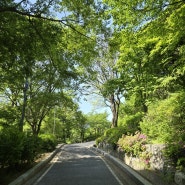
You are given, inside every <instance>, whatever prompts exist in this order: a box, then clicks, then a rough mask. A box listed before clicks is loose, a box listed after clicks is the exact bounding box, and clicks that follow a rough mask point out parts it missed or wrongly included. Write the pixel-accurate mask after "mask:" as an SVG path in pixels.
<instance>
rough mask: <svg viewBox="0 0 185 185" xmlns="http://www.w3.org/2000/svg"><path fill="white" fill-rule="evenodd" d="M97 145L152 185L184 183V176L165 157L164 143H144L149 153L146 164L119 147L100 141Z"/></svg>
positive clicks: (178, 184)
mask: <svg viewBox="0 0 185 185" xmlns="http://www.w3.org/2000/svg"><path fill="white" fill-rule="evenodd" d="M98 147H99V148H101V149H103V150H104V151H106V152H108V153H110V154H111V155H113V156H115V157H117V158H119V159H121V160H122V161H123V162H124V163H125V164H127V165H129V166H130V167H132V168H133V169H134V170H136V171H137V172H138V173H140V174H141V175H143V176H144V177H145V178H147V179H148V180H150V181H151V182H152V183H153V184H154V185H175V184H177V185H185V184H184V181H183V178H184V176H183V175H182V174H180V173H177V172H176V170H175V168H174V167H173V166H171V165H170V162H169V161H167V160H166V159H165V157H164V155H163V150H164V148H165V145H164V144H148V145H146V151H148V152H149V153H150V154H151V157H150V160H149V161H148V162H149V163H147V164H146V162H145V161H144V160H143V159H140V158H136V157H132V156H128V155H127V154H125V153H124V151H122V150H120V149H117V150H114V149H113V147H112V146H111V145H109V144H106V143H101V144H99V146H98ZM179 174H180V175H179ZM173 178H174V180H173ZM175 182H176V183H175Z"/></svg>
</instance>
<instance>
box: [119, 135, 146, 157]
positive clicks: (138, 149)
mask: <svg viewBox="0 0 185 185" xmlns="http://www.w3.org/2000/svg"><path fill="white" fill-rule="evenodd" d="M146 143H147V136H146V135H144V134H142V133H140V132H136V133H135V135H122V137H121V138H120V139H119V140H118V146H119V147H120V148H121V149H123V151H124V152H125V153H127V154H129V155H132V156H137V157H139V156H140V155H141V154H142V153H143V152H144V151H145V149H146V148H145V144H146Z"/></svg>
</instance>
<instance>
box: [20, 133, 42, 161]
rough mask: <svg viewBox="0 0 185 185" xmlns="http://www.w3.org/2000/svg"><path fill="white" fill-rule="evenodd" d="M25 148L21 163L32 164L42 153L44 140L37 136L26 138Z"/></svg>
mask: <svg viewBox="0 0 185 185" xmlns="http://www.w3.org/2000/svg"><path fill="white" fill-rule="evenodd" d="M23 147H24V148H23V151H22V155H21V161H22V162H24V163H25V162H26V163H32V162H34V160H35V158H37V157H38V155H39V154H40V153H41V152H42V140H41V138H39V137H37V136H33V135H27V136H26V137H25V138H24V141H23Z"/></svg>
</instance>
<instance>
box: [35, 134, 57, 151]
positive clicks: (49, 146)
mask: <svg viewBox="0 0 185 185" xmlns="http://www.w3.org/2000/svg"><path fill="white" fill-rule="evenodd" d="M39 138H41V141H42V145H41V148H42V150H43V151H44V152H52V151H53V150H54V149H55V147H56V145H57V139H56V137H55V136H54V135H51V134H41V135H39Z"/></svg>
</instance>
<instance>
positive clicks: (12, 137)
mask: <svg viewBox="0 0 185 185" xmlns="http://www.w3.org/2000/svg"><path fill="white" fill-rule="evenodd" d="M24 137H25V136H24V134H23V133H20V132H19V131H18V130H17V129H16V128H14V127H12V128H10V127H8V128H4V129H2V130H1V132H0V165H1V166H2V167H4V166H15V165H17V164H19V163H20V160H21V155H22V151H23V149H24V145H23V141H24Z"/></svg>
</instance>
